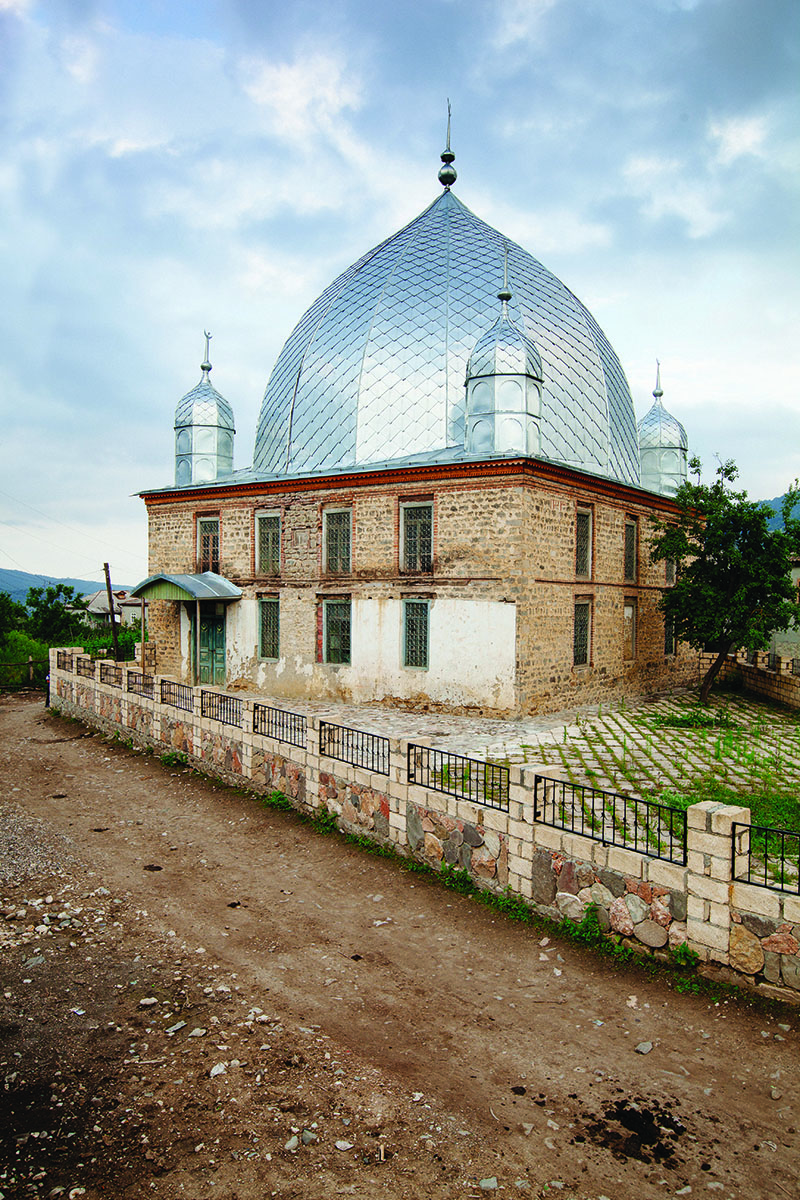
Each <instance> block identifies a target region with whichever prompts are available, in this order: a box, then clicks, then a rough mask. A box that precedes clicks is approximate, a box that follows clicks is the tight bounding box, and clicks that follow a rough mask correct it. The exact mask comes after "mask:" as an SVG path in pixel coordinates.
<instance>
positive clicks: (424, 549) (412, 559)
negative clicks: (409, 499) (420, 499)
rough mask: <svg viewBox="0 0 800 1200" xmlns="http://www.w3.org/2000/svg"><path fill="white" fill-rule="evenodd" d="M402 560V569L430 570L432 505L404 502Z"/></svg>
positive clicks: (431, 560)
mask: <svg viewBox="0 0 800 1200" xmlns="http://www.w3.org/2000/svg"><path fill="white" fill-rule="evenodd" d="M401 516H402V539H403V542H402V562H403V570H404V571H430V570H431V569H432V565H433V558H432V549H433V505H432V504H404V505H403V507H402V510H401Z"/></svg>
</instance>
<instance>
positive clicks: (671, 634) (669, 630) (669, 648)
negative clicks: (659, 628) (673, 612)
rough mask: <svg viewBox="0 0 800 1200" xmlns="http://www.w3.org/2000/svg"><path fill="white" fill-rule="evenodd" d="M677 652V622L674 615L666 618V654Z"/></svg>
mask: <svg viewBox="0 0 800 1200" xmlns="http://www.w3.org/2000/svg"><path fill="white" fill-rule="evenodd" d="M676 652H677V640H676V638H675V622H674V621H673V619H672V617H665V618H664V654H665V655H667V656H669V655H671V654H675V653H676Z"/></svg>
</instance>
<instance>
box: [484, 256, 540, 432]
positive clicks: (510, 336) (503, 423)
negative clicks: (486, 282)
mask: <svg viewBox="0 0 800 1200" xmlns="http://www.w3.org/2000/svg"><path fill="white" fill-rule="evenodd" d="M497 298H498V300H500V302H501V304H502V308H501V310H500V316H499V317H498V318H497V320H496V321H495V323H494V325H493V326H492V327H491V329H488V330H487V331H486V333H484V334H483V336H482V337H480V338H479V339H478V342H477V344H476V346H475V349H474V350H473V351H472V354H471V355H470V358H469V362H468V363H467V378H466V389H467V412H466V431H465V446H466V450H467V453H468V454H487V453H488V454H491V453H500V454H508V453H513V452H514V451H517V452H518V453H520V454H526V455H536V454H538V453H539V450H540V430H539V418H540V416H541V406H542V383H543V375H542V360H541V358H540V357H539V351H538V350H537V349H536V346H535V344H534V342H533V340H532V339H531V338H529V337H528V335H527V334H525V333H523V332H522V330H521V329H520V328H519V327H518V326H517V325H515V324H514V322H513V321H512V320H511V317H510V316H509V312H508V302H509V300H510V299H511V290H510V288H509V286H508V252H506V255H505V265H504V270H503V289H502V291H500V292H498V293H497Z"/></svg>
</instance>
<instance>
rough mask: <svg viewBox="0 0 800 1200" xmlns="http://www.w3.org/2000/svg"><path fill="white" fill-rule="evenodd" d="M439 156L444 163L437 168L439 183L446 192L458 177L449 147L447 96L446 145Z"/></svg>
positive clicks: (453, 157)
mask: <svg viewBox="0 0 800 1200" xmlns="http://www.w3.org/2000/svg"><path fill="white" fill-rule="evenodd" d="M440 157H441V160H442V162H443V163H444V166H443V167H440V169H439V183H441V185H442V187H443V188H444V190H445V191H446V192H449V191H450V188H451V187H452V185H453V184H454V183H455V181H456V179H457V178H458V175H457V173H456V169H455V167H454V166H453V160H454V159H455V154H453V151H452V150H451V149H450V99H449V97H448V100H447V145H446V146H445V148H444V150H443V151H442V153H441V156H440Z"/></svg>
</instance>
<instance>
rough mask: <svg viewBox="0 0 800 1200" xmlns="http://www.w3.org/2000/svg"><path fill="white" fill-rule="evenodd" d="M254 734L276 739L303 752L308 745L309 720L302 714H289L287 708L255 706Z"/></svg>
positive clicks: (265, 705)
mask: <svg viewBox="0 0 800 1200" xmlns="http://www.w3.org/2000/svg"><path fill="white" fill-rule="evenodd" d="M253 733H260V734H263V735H264V736H266V737H271V738H274V740H275V741H276V742H287V743H288V744H289V745H290V746H298V747H299V748H300V749H301V750H304V749H305V748H306V745H307V744H308V720H307V718H306V717H304V716H303V715H302V713H294V712H289V710H288V709H285V708H272V707H270V705H268V704H254V705H253Z"/></svg>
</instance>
